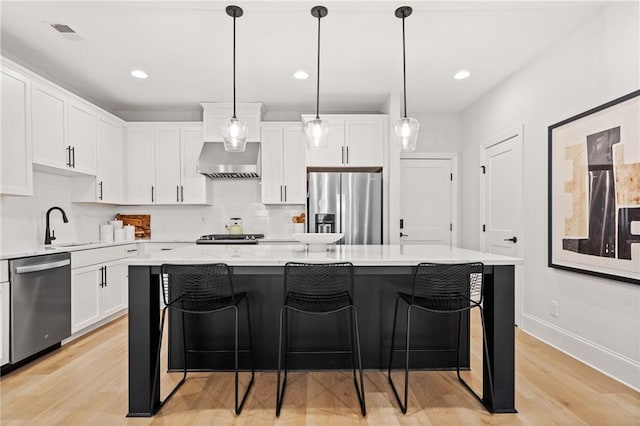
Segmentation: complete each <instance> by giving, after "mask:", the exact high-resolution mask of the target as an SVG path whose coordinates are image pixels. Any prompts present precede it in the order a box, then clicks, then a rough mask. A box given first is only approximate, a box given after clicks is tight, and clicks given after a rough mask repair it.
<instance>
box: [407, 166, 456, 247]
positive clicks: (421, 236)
mask: <svg viewBox="0 0 640 426" xmlns="http://www.w3.org/2000/svg"><path fill="white" fill-rule="evenodd" d="M453 178H454V175H453V160H452V159H448V158H447V159H401V160H400V188H401V190H400V243H401V244H437V245H446V246H448V245H450V244H454V245H455V242H456V238H454V233H453V232H454V230H453V224H454V223H455V217H456V215H455V210H454V209H455V203H454V202H453V201H454V197H453V192H454V191H453V190H454V186H453V183H454V182H453Z"/></svg>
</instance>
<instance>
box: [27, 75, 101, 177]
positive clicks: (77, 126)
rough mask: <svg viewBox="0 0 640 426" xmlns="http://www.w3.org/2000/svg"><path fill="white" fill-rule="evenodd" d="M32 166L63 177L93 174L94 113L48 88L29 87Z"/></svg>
mask: <svg viewBox="0 0 640 426" xmlns="http://www.w3.org/2000/svg"><path fill="white" fill-rule="evenodd" d="M31 103H32V105H31V119H32V129H33V163H34V164H36V165H38V166H42V167H44V168H45V169H46V170H49V171H53V172H56V171H58V173H60V172H62V173H64V174H87V175H95V173H96V110H95V109H94V108H93V107H92V106H91V105H90V104H88V103H86V102H83V101H80V100H77V99H76V98H74V97H72V96H70V95H68V94H67V93H65V92H64V91H63V90H61V89H57V88H55V87H54V86H52V85H48V84H45V83H40V82H36V81H33V82H32V85H31Z"/></svg>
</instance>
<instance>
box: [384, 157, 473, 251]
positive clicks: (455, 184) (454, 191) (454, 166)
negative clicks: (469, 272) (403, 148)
mask: <svg viewBox="0 0 640 426" xmlns="http://www.w3.org/2000/svg"><path fill="white" fill-rule="evenodd" d="M458 158H459V156H458V153H457V152H403V153H401V154H400V168H402V160H450V161H451V173H452V174H453V181H452V183H451V223H452V225H453V230H452V231H451V237H450V244H449V245H450V246H453V247H459V246H460V232H458V230H459V229H460V223H459V214H458V206H459V205H460V202H459V201H460V200H459V199H458V194H459V186H460V178H459V176H460V175H459V173H458ZM400 168H399V169H398V171H400ZM398 213H399V214H400V213H401V212H400V206H398ZM394 230H395V231H396V235H398V234H399V233H400V224H399V223H396V224H395V226H394Z"/></svg>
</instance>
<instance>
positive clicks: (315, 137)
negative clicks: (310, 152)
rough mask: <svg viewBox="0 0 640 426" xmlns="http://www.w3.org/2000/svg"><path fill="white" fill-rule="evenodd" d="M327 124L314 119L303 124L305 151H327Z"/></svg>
mask: <svg viewBox="0 0 640 426" xmlns="http://www.w3.org/2000/svg"><path fill="white" fill-rule="evenodd" d="M330 127H331V126H330V125H329V122H327V121H326V120H321V119H319V118H316V119H314V120H310V121H307V122H306V123H304V135H305V138H306V140H307V149H327V146H328V145H329V128H330Z"/></svg>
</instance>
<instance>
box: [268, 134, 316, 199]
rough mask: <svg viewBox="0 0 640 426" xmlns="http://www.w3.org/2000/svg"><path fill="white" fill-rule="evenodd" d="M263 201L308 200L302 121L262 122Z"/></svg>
mask: <svg viewBox="0 0 640 426" xmlns="http://www.w3.org/2000/svg"><path fill="white" fill-rule="evenodd" d="M261 152H262V185H261V186H262V203H263V204H304V203H305V202H306V170H305V165H304V159H305V144H304V138H303V134H302V125H301V123H275V122H274V123H262V148H261Z"/></svg>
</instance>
